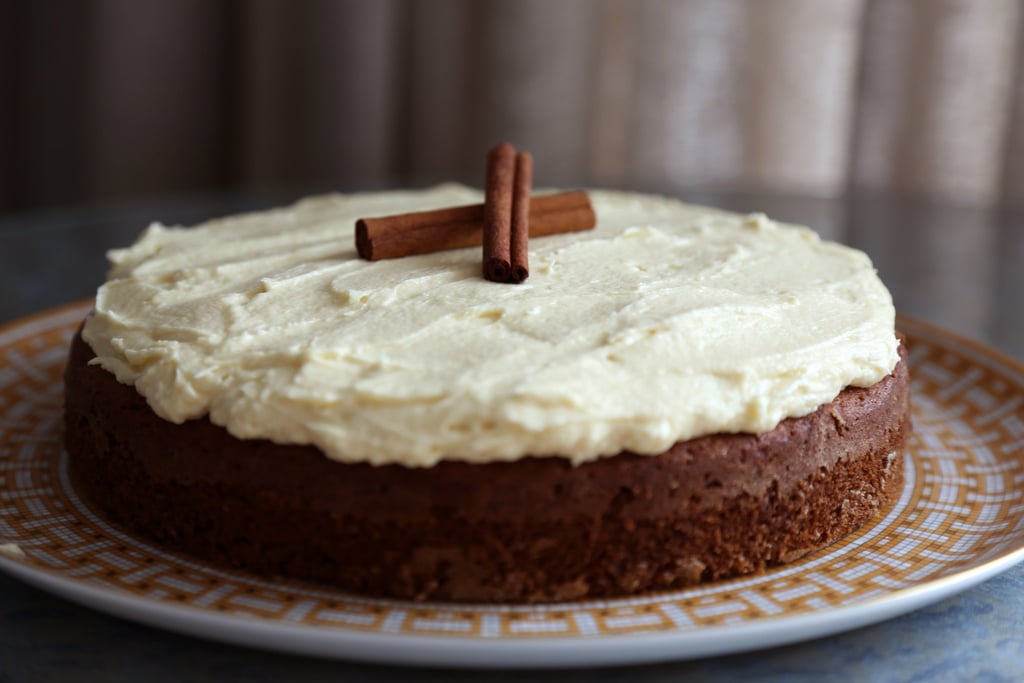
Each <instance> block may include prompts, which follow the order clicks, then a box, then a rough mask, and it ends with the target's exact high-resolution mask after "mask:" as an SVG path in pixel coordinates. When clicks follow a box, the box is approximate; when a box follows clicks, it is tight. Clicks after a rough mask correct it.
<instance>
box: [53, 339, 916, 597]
mask: <svg viewBox="0 0 1024 683" xmlns="http://www.w3.org/2000/svg"><path fill="white" fill-rule="evenodd" d="M92 355H93V354H92V351H91V350H90V349H89V347H88V346H87V345H86V344H85V343H84V342H83V341H82V340H81V339H80V338H76V339H75V341H74V344H73V346H72V352H71V358H70V362H69V365H68V369H67V374H66V388H67V393H66V404H67V413H66V447H67V450H68V452H69V453H70V456H71V466H72V475H73V477H74V481H75V483H76V486H77V487H78V489H79V491H80V492H81V493H82V494H83V495H84V496H85V497H86V498H87V499H88V500H89V501H90V502H91V503H92V504H93V505H95V506H96V507H98V508H100V509H101V510H102V511H103V512H104V513H105V514H106V515H107V516H109V517H110V518H111V519H113V520H114V521H116V522H118V523H120V524H122V525H124V526H125V527H127V528H129V529H130V530H131V531H133V532H135V533H137V534H140V535H142V536H144V537H147V538H151V539H154V540H156V541H158V542H160V543H163V544H166V545H167V546H170V547H172V548H175V549H179V550H184V551H187V552H189V553H193V554H195V555H197V556H200V557H202V558H205V559H207V560H209V561H212V562H215V563H219V564H224V565H229V566H236V567H244V568H247V569H251V570H255V571H257V572H263V573H271V574H284V575H288V576H292V577H299V578H305V579H312V580H315V581H323V582H329V583H332V584H335V585H338V586H341V587H343V588H345V589H348V590H351V591H354V592H357V593H362V594H367V595H376V596H390V597H396V598H411V599H416V600H456V601H511V602H535V601H558V600H571V599H578V598H596V597H609V596H620V595H625V594H629V593H636V592H642V591H650V590H659V589H671V588H677V587H681V586H686V585H691V584H694V583H698V582H701V581H709V580H714V579H720V578H724V577H729V576H735V575H738V574H746V573H751V572H758V571H761V570H764V569H765V568H766V567H769V566H771V565H774V564H778V563H781V562H788V561H791V560H793V559H796V558H798V557H800V556H802V555H804V554H806V553H808V552H810V551H813V550H816V549H818V548H821V547H823V546H825V545H828V544H829V543H832V542H833V541H835V540H836V539H838V538H840V537H842V536H844V535H846V534H848V533H850V532H851V531H853V530H855V529H856V528H858V527H859V526H861V525H862V524H864V523H865V522H866V521H868V520H869V519H871V518H872V517H873V516H874V515H876V514H877V513H878V512H879V511H881V510H883V509H886V508H888V507H889V506H890V505H891V504H892V503H893V502H895V500H896V499H897V497H898V495H899V492H900V489H901V486H902V481H903V446H904V438H905V435H906V433H907V432H908V430H909V390H908V383H907V371H906V365H905V361H903V360H901V361H900V364H899V365H898V366H897V368H896V370H895V371H894V373H893V374H892V375H890V376H889V377H886V378H885V379H883V380H882V381H881V382H879V383H878V384H876V385H874V386H872V387H869V388H866V389H858V388H848V389H846V390H844V391H843V392H842V393H841V394H840V395H839V396H838V397H837V398H836V399H835V400H834V401H832V402H831V403H829V404H826V405H824V406H821V407H820V408H819V409H818V410H817V411H815V412H814V413H812V414H810V415H807V416H805V417H802V418H798V419H787V420H785V421H784V422H782V423H781V424H780V425H779V426H778V427H777V428H775V429H773V430H772V431H770V432H766V433H764V434H759V435H749V434H738V435H715V436H708V437H702V438H699V439H693V440H690V441H685V442H681V443H678V444H676V445H675V446H673V447H672V448H671V449H670V450H669V451H667V452H665V453H663V454H661V455H656V456H644V455H635V454H628V453H623V454H620V455H617V456H614V457H609V458H603V459H600V460H597V461H594V462H590V463H587V464H584V465H579V466H575V467H574V466H572V465H570V464H569V463H568V462H566V461H565V460H564V459H561V458H552V457H546V458H543V457H530V458H525V459H523V460H520V461H517V462H511V463H492V464H467V463H460V462H444V463H441V464H439V465H436V466H434V467H431V468H406V467H401V466H397V465H388V466H377V467H375V466H371V465H364V464H342V463H339V462H336V461H332V460H329V459H328V458H326V457H325V456H324V455H323V454H322V453H321V452H320V451H319V450H317V449H316V448H313V447H308V446H285V445H278V444H274V443H271V442H269V441H260V440H248V441H246V440H239V439H236V438H234V437H232V436H231V435H230V434H228V433H227V431H225V430H224V429H222V428H220V427H217V426H215V425H213V424H211V423H210V422H209V421H208V420H206V419H203V420H194V421H190V422H187V423H185V424H182V425H175V424H172V423H170V422H166V421H164V420H162V419H160V418H159V417H157V416H156V415H155V414H154V413H153V412H152V410H150V408H149V406H148V405H147V404H146V402H145V400H144V399H143V398H142V397H141V396H140V395H139V394H138V393H136V391H135V389H134V388H132V387H129V386H125V385H122V384H119V383H118V382H117V380H116V379H115V378H114V377H113V375H111V374H110V373H108V372H106V371H105V370H103V369H101V368H99V367H97V366H90V365H88V361H89V359H90V358H91V357H92Z"/></svg>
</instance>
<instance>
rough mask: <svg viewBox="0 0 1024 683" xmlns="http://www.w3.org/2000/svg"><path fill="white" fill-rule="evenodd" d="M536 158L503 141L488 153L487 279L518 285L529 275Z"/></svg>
mask: <svg viewBox="0 0 1024 683" xmlns="http://www.w3.org/2000/svg"><path fill="white" fill-rule="evenodd" d="M532 184H533V157H532V156H530V154H529V153H527V152H519V153H518V154H517V153H516V150H515V148H514V147H512V145H510V144H508V143H507V142H503V143H501V144H500V145H498V146H497V147H495V148H494V149H492V150H491V151H490V153H489V154H488V155H487V184H486V187H485V199H484V240H483V241H484V262H483V273H484V278H486V279H488V280H491V281H492V282H510V283H513V284H519V283H520V282H522V281H523V280H525V279H526V278H528V277H529V276H530V265H529V256H528V243H529V229H530V226H529V224H530V186H531V185H532Z"/></svg>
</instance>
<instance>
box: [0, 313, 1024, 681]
mask: <svg viewBox="0 0 1024 683" xmlns="http://www.w3.org/2000/svg"><path fill="white" fill-rule="evenodd" d="M89 305H90V304H89V303H87V302H83V303H80V304H75V305H72V306H68V307H64V308H61V309H56V310H53V311H48V312H45V313H42V314H40V315H37V316H35V317H32V318H28V319H25V320H22V321H18V322H16V323H14V324H12V325H8V326H7V327H5V328H3V329H0V569H3V570H5V571H7V572H8V573H10V574H11V575H13V576H16V577H18V578H20V579H22V580H24V581H25V582H27V583H30V584H33V585H35V586H38V587H40V588H42V589H44V590H47V591H50V592H52V593H55V594H57V595H60V596H63V597H65V598H68V599H69V600H73V601H76V602H80V603H83V604H85V605H89V606H91V607H94V608H96V609H98V610H102V611H105V612H109V613H111V614H115V615H119V616H121V617H124V618H127V619H133V620H136V621H139V622H143V623H146V624H150V625H153V626H158V627H162V628H167V629H171V630H175V631H180V632H184V633H189V634H192V635H196V636H201V637H207V638H211V639H216V640H222V641H228V642H232V643H238V644H243V645H249V646H254V647H261V648H267V649H274V650H282V651H287V652H294V653H303V654H312V655H318V656H324V657H337V658H349V659H363V660H371V661H381V662H389V663H407V664H433V665H446V666H517V667H524V666H569V665H588V666H594V665H599V664H624V663H637V662H653V661H659V660H665V659H683V658H687V657H700V656H706V655H713V654H722V653H727V652H738V651H743V650H750V649H755V648H760V647H766V646H770V645H778V644H782V643H789V642H795V641H799V640H804V639H809V638H813V637H817V636H822V635H826V634H830V633H836V632H839V631H843V630H847V629H852V628H855V627H858V626H862V625H865V624H869V623H874V622H878V621H881V620H883V619H886V618H889V617H892V616H895V615H897V614H901V613H904V612H908V611H910V610H913V609H915V608H918V607H921V606H924V605H926V604H929V603H932V602H935V601H938V600H940V599H941V598H944V597H946V596H949V595H952V594H953V593H956V592H958V591H961V590H964V589H965V588H968V587H970V586H972V585H975V584H977V583H979V582H981V581H983V580H985V579H987V578H989V577H991V576H993V575H995V574H996V573H998V572H1001V571H1003V570H1005V569H1007V568H1009V567H1010V566H1012V565H1014V564H1015V563H1017V562H1020V561H1021V560H1022V559H1024V464H1022V460H1024V457H1022V456H1024V367H1022V366H1021V365H1020V364H1019V363H1017V362H1016V361H1013V360H1011V359H1009V358H1005V357H1003V356H1001V355H999V354H998V353H996V352H994V351H992V350H990V349H988V348H986V347H984V346H981V345H979V344H977V343H974V342H971V341H966V340H963V339H959V338H957V337H954V336H953V335H951V334H949V333H948V332H945V331H943V330H941V329H938V328H935V327H931V326H929V325H926V324H924V323H921V322H917V321H914V320H910V319H901V320H900V328H901V329H902V330H903V331H904V332H905V333H906V334H907V336H908V338H909V343H908V346H909V349H910V366H911V372H912V376H913V380H912V387H913V396H914V398H913V402H914V429H915V431H914V435H913V437H912V438H911V440H910V444H909V449H908V450H909V455H908V458H909V460H908V468H907V480H906V486H905V488H904V490H903V493H902V497H901V498H900V500H899V502H898V503H897V504H896V506H895V508H894V509H893V510H892V511H891V512H890V513H889V514H888V515H886V516H885V517H884V518H883V519H880V520H878V521H877V522H876V523H875V524H873V525H869V526H868V527H867V528H865V529H863V530H861V531H860V532H858V533H855V534H853V535H851V536H849V537H847V538H845V539H843V540H842V541H840V542H839V543H836V544H834V545H832V546H830V547H828V548H826V549H824V550H822V551H820V552H818V553H816V554H813V555H811V556H808V557H806V558H804V559H802V560H800V561H798V562H796V563H793V564H790V565H786V566H783V567H780V568H778V569H775V570H772V571H770V572H768V573H766V574H763V575H760V576H754V577H748V578H742V579H736V580H732V581H723V582H719V583H714V584H711V585H707V586H703V587H700V588H695V589H691V590H682V591H675V592H665V593H655V594H647V595H641V596H636V597H632V598H628V599H621V600H604V601H594V602H580V603H570V604H553V605H533V606H525V605H524V606H499V607H496V606H488V605H446V604H431V603H412V602H397V601H388V600H374V599H367V598H362V597H359V596H356V595H351V594H348V593H344V592H341V591H337V590H334V589H332V588H330V587H325V586H319V585H313V584H308V583H303V582H299V581H293V580H287V579H276V580H275V579H264V578H260V577H256V576H253V575H250V574H247V573H244V572H237V571H229V570H225V569H222V568H219V567H216V566H213V565H210V564H207V563H205V562H202V561H199V560H196V559H194V558H191V557H188V556H183V555H180V554H177V553H172V552H168V551H166V550H164V549H162V548H160V547H158V546H155V545H152V544H150V543H148V542H146V541H145V540H142V539H140V538H137V537H135V536H132V535H131V534H128V533H126V532H124V531H123V530H121V529H119V528H117V527H115V526H113V525H111V524H108V523H107V522H105V521H104V520H103V519H101V518H100V517H98V516H97V515H96V514H95V513H94V512H93V511H92V510H90V509H89V508H88V507H86V506H85V505H84V504H83V503H82V501H81V500H80V499H79V497H78V496H77V495H76V493H75V491H74V489H73V488H72V486H71V484H70V482H69V481H68V474H67V456H66V454H65V453H64V451H63V449H62V447H61V436H60V435H61V426H60V425H61V414H62V395H63V389H62V384H61V371H62V368H63V365H64V358H65V351H66V349H67V347H68V343H69V341H70V338H71V335H72V334H73V333H74V330H75V328H76V326H77V325H78V323H79V322H80V321H81V319H82V318H83V316H84V315H85V314H86V312H87V311H88V309H89Z"/></svg>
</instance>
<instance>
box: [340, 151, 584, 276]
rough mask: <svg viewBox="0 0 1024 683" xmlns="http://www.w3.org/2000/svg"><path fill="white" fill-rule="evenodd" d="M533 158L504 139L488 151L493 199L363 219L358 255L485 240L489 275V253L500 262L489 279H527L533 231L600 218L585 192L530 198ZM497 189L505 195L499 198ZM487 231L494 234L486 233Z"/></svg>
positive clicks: (576, 226) (549, 231)
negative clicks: (495, 162) (494, 159)
mask: <svg viewBox="0 0 1024 683" xmlns="http://www.w3.org/2000/svg"><path fill="white" fill-rule="evenodd" d="M505 148H507V149H505ZM499 150H501V151H500V152H499ZM510 151H511V155H509V152H510ZM492 155H493V156H497V157H498V158H499V161H500V163H499V164H498V166H499V168H497V169H494V170H495V172H494V173H493V176H494V178H493V182H492V164H491V163H490V160H491V156H492ZM509 158H511V160H512V164H511V170H510V169H509V162H508V159H509ZM517 159H519V160H520V161H519V164H518V166H519V169H518V170H517V168H516V166H517V164H516V160H517ZM531 162H532V160H531V159H530V155H528V154H521V155H518V157H517V156H516V154H515V150H514V149H512V147H511V145H508V144H505V145H499V146H498V147H497V148H495V150H492V153H491V154H489V155H488V181H487V187H488V193H487V197H488V201H487V202H485V203H484V204H471V205H468V206H453V207H448V208H444V209H435V210H432V211H418V212H414V213H406V214H398V215H394V216H381V217H376V218H361V219H359V220H358V221H356V234H355V238H356V240H355V241H356V251H358V253H359V257H360V258H363V259H366V260H367V261H379V260H381V259H392V258H401V257H403V256H412V255H416V254H429V253H432V252H435V251H443V250H446V249H460V248H463V247H475V246H480V245H481V244H484V245H485V247H484V255H485V257H484V260H485V266H484V268H485V277H487V274H486V269H487V266H486V261H487V260H488V257H489V255H490V257H493V258H495V259H496V260H497V263H496V265H495V267H494V268H495V269H494V270H493V278H488V279H497V281H499V282H522V281H523V280H525V279H526V277H527V276H528V274H529V264H528V262H527V243H528V238H529V237H543V236H545V235H555V234H558V233H563V232H577V231H581V230H590V229H591V228H593V227H594V225H596V223H597V218H596V216H595V215H594V209H593V207H592V206H591V205H590V197H589V196H588V195H587V193H586V192H581V191H576V192H562V193H559V194H551V195H543V196H540V197H533V198H532V199H531V197H530V184H531V175H532V163H531ZM510 184H511V187H510ZM491 189H493V190H494V191H495V192H494V194H492V193H491V191H490V190H491ZM495 195H500V197H497V204H495V199H494V197H495ZM516 197H518V199H516ZM488 205H490V208H488ZM496 223H497V225H496ZM487 224H490V225H491V226H492V229H491V230H490V231H486V230H485V225H487ZM503 226H506V227H507V232H503V230H504V229H505V228H504V227H503ZM485 232H489V233H490V237H487V238H486V239H485ZM506 245H507V247H506ZM506 249H507V251H506ZM495 250H496V251H495ZM502 274H504V276H503V275H502Z"/></svg>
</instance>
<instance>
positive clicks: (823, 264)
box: [84, 185, 898, 466]
mask: <svg viewBox="0 0 1024 683" xmlns="http://www.w3.org/2000/svg"><path fill="white" fill-rule="evenodd" d="M591 198H592V201H593V205H594V209H595V211H596V213H597V216H598V225H597V228H596V229H595V230H593V231H591V232H585V233H575V234H571V235H556V236H551V237H544V238H539V239H534V240H532V241H531V244H530V265H531V276H530V279H529V280H528V281H527V282H526V283H525V284H522V285H517V286H511V285H503V284H495V283H492V282H488V281H485V280H483V279H482V278H481V277H480V250H479V249H478V248H477V249H460V250H455V251H449V252H440V253H436V254H428V255H423V256H412V257H407V258H403V259H396V260H392V261H378V262H373V263H370V262H366V261H362V260H360V259H358V258H357V256H356V254H355V249H354V246H353V225H354V223H355V220H356V219H357V218H361V217H364V216H374V215H385V214H393V213H402V212H406V211H415V210H424V209H429V208H437V207H442V206H450V205H457V204H469V203H475V202H479V201H482V199H481V196H480V194H479V193H478V192H476V191H474V190H471V189H469V188H465V187H461V186H454V185H446V186H441V187H438V188H434V189H431V190H426V191H420V192H385V193H373V194H357V195H348V196H340V195H334V196H326V197H316V198H312V199H307V200H304V201H302V202H299V203H298V204H296V205H294V206H292V207H288V208H284V209H278V210H273V211H268V212H261V213H252V214H245V215H241V216H235V217H230V218H224V219H219V220H215V221H210V222H208V223H204V224H202V225H200V226H197V227H194V228H179V227H165V226H162V225H159V224H154V225H151V226H150V227H149V228H148V229H147V230H146V231H145V232H144V233H143V234H142V236H141V237H140V238H139V240H138V241H137V242H136V243H135V244H134V245H133V246H132V247H130V248H127V249H120V250H115V251H112V252H110V254H109V257H110V260H111V263H112V269H111V272H110V277H109V279H108V281H107V283H106V284H104V285H103V286H102V287H101V288H100V290H99V292H98V294H97V299H96V310H95V313H94V314H93V315H92V316H91V317H90V318H89V319H88V321H87V322H86V325H85V330H84V337H85V339H86V341H87V342H88V343H89V344H90V346H91V347H92V348H93V350H94V351H95V353H96V356H97V358H96V359H95V360H94V361H93V362H95V363H98V364H100V365H101V366H102V367H104V368H106V369H107V370H109V371H110V372H113V373H114V374H115V375H116V376H117V378H118V380H119V381H121V382H122V383H125V384H134V385H135V387H136V388H137V390H138V391H139V392H140V393H141V394H142V395H143V396H145V397H146V399H147V401H148V402H149V404H150V405H151V406H152V408H153V410H154V411H156V413H157V414H159V415H160V416H161V417H163V418H164V419H167V420H170V421H173V422H182V421H184V420H187V419H191V418H198V417H202V416H204V415H207V414H208V415H209V417H210V419H211V420H212V421H213V422H214V423H216V424H219V425H222V426H224V427H226V428H227V429H228V431H229V432H231V433H232V434H233V435H235V436H237V437H240V438H267V439H272V440H274V441H278V442H282V443H300V444H314V445H316V446H318V447H319V448H320V449H321V450H323V451H324V452H325V453H326V454H327V455H328V456H329V457H331V458H335V459H337V460H341V461H346V462H370V463H374V464H384V463H398V464H403V465H408V466H429V465H432V464H434V463H436V462H437V461H439V460H441V459H452V460H464V461H469V462H485V461H496V460H514V459H517V458H519V457H522V456H523V455H525V454H535V455H557V456H563V457H566V458H569V459H570V460H572V461H573V462H575V463H579V462H584V461H587V460H591V459H594V458H597V457H601V456H604V455H611V454H615V453H618V452H621V451H624V450H628V451H633V452H636V453H645V454H654V453H660V452H663V451H665V450H667V449H668V448H669V447H670V446H671V445H672V444H673V443H674V442H676V441H679V440H683V439H689V438H692V437H696V436H701V435H705V434H710V433H717V432H762V431H766V430H769V429H771V428H773V427H774V426H775V425H776V424H778V422H779V421H781V420H782V419H783V418H786V417H796V416H800V415H804V414H807V413H809V412H811V411H813V410H814V409H815V408H816V407H817V406H819V405H820V404H822V403H825V402H828V401H830V400H832V399H833V398H835V396H836V395H837V394H838V393H839V392H840V391H841V390H842V389H843V388H844V387H846V386H848V385H854V386H869V385H871V384H874V383H875V382H877V381H879V380H880V379H882V377H884V376H885V375H886V374H888V373H889V372H890V371H891V370H892V369H893V367H894V366H895V364H896V361H897V343H898V342H897V340H896V338H895V335H894V332H893V326H894V316H895V312H894V309H893V304H892V299H891V297H890V295H889V293H888V291H887V290H886V288H885V287H884V286H883V284H882V283H881V281H880V280H879V279H878V277H877V275H876V274H875V271H874V269H873V268H872V265H871V263H870V261H869V259H868V258H867V256H866V255H864V254H863V253H861V252H859V251H856V250H853V249H850V248H847V247H844V246H841V245H837V244H832V243H827V242H822V241H820V240H819V239H818V237H817V236H816V235H815V234H814V233H813V232H811V231H810V230H807V229H805V228H800V227H794V226H786V225H781V224H779V223H776V222H773V221H771V220H769V219H767V218H765V217H764V216H762V215H750V216H742V215H737V214H731V213H726V212H722V211H717V210H712V209H705V208H700V207H694V206H689V205H685V204H682V203H679V202H676V201H674V200H670V199H665V198H660V197H652V196H643V195H635V194H624V193H614V192H603V191H597V192H592V193H591Z"/></svg>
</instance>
